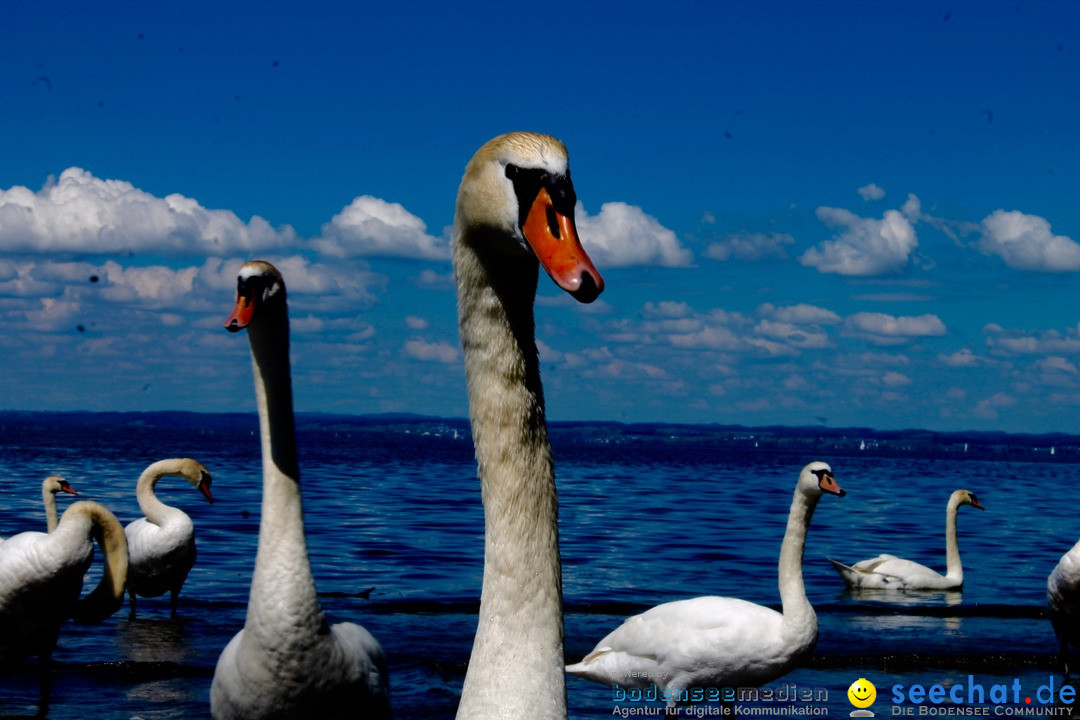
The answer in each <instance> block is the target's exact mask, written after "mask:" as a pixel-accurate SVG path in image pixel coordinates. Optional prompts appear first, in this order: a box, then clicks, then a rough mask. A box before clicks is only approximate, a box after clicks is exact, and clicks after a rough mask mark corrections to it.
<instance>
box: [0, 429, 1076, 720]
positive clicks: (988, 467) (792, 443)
mask: <svg viewBox="0 0 1080 720" xmlns="http://www.w3.org/2000/svg"><path fill="white" fill-rule="evenodd" d="M298 424H299V442H300V457H301V469H302V470H301V471H302V477H303V492H304V501H305V517H306V523H307V534H308V539H309V543H310V550H311V562H312V566H313V569H314V572H315V576H316V580H317V583H318V587H319V591H320V593H321V594H322V595H323V598H322V602H323V606H324V608H325V610H326V612H327V614H328V616H329V617H330V618H331V619H332V620H333V621H339V620H351V621H355V622H359V623H361V624H363V625H364V626H365V627H367V628H368V629H369V630H370V631H371V632H372V633H373V634H374V635H375V637H377V638H378V639H379V640H380V642H381V643H382V644H383V647H384V648H385V649H386V651H387V654H388V656H389V661H390V669H391V686H392V693H393V705H394V710H395V716H396V717H397V718H452V717H453V716H454V712H455V709H456V706H457V699H458V696H459V693H460V689H461V684H462V681H463V679H464V673H465V668H466V666H467V664H468V658H469V652H470V649H471V644H472V635H473V632H474V630H475V626H476V609H477V606H478V601H479V592H480V581H481V575H482V567H483V509H482V507H481V504H480V492H479V483H478V481H477V480H476V476H475V464H474V461H473V457H472V444H471V439H470V436H469V431H468V425H467V423H466V422H464V421H459V420H446V421H442V420H431V419H412V418H375V419H355V418H335V417H332V416H307V415H301V416H300V417H299V421H298ZM552 440H553V446H554V449H555V455H556V466H557V474H558V488H559V497H560V503H561V517H560V524H561V542H562V557H563V577H564V586H565V587H564V595H565V610H566V621H565V625H566V642H565V647H566V654H567V657H568V659H569V660H570V661H577V660H579V659H580V658H581V656H582V655H584V654H585V653H586V652H588V651H589V650H591V649H592V647H593V646H594V645H595V643H596V642H597V641H598V640H599V639H600V638H601V637H603V636H604V635H605V634H606V633H607V632H608V631H610V630H611V629H613V628H614V627H616V626H617V625H618V624H619V623H620V622H621V621H622V619H623V618H625V617H626V616H628V615H631V614H634V613H637V612H640V611H642V610H645V609H647V608H648V607H650V606H652V605H655V604H658V603H661V602H666V601H669V600H675V599H680V598H686V597H693V596H696V595H733V596H738V597H742V598H745V599H747V600H751V601H754V602H758V603H762V604H766V605H770V606H778V604H779V596H778V593H777V589H776V583H777V579H776V560H777V555H778V552H779V546H780V541H781V538H782V535H783V532H784V525H785V522H786V516H787V509H788V506H789V504H790V502H791V495H792V491H793V489H794V484H795V481H796V478H797V476H798V472H799V470H800V469H801V468H802V466H803V465H805V464H806V463H807V462H809V461H811V460H825V461H827V462H829V463H830V464H831V465H832V467H833V470H834V472H835V474H836V478H837V480H838V482H839V483H840V484H841V485H842V486H843V487H844V489H845V490H847V491H848V495H847V497H844V498H836V497H832V496H826V497H824V498H823V499H822V501H821V503H820V504H819V506H818V510H817V513H816V514H815V516H814V521H813V525H812V527H811V529H810V535H809V542H808V544H807V550H806V559H805V566H804V576H805V580H806V586H807V591H808V594H809V596H810V599H811V602H812V603H813V604H814V606H815V608H816V609H817V612H818V617H819V620H820V626H821V627H820V638H819V641H818V647H817V651H816V653H815V655H814V657H813V659H812V660H810V661H809V662H807V663H806V664H805V665H804V666H803V667H801V668H799V669H797V670H795V671H794V672H792V673H791V674H789V675H788V676H787V677H785V678H784V679H783V680H780V681H777V682H776V683H774V684H772V685H771V686H770V688H772V689H773V691H774V699H776V698H780V697H781V693H802V692H815V693H817V697H819V698H820V699H819V700H818V701H816V702H814V703H810V705H811V706H813V707H814V708H816V709H817V710H818V712H819V714H821V713H824V712H827V713H828V714H830V715H832V716H843V717H847V716H848V714H849V712H850V711H851V710H853V708H852V706H851V705H850V704H849V702H848V701H847V696H846V691H847V688H848V686H849V685H850V684H851V683H852V682H854V681H855V680H856V679H858V678H861V677H864V678H867V679H868V680H870V681H871V682H873V683H874V684H875V685H876V686H877V689H878V700H877V702H876V704H875V705H874V706H873V707H872V708H871V709H872V710H874V711H876V712H877V715H878V716H879V717H880V716H884V715H892V714H894V713H896V712H897V710H896V709H894V708H893V705H894V703H893V702H892V696H893V689H892V688H893V686H894V685H902V686H903V688H904V689H902V690H901V691H900V692H902V693H906V692H907V689H908V688H910V687H911V686H912V685H914V684H921V685H923V686H924V687H926V688H929V687H930V686H931V685H933V684H942V685H944V686H946V687H951V686H953V685H956V684H964V685H965V688H966V686H970V685H974V684H979V685H981V686H983V687H984V688H985V691H986V692H987V693H989V692H990V690H991V689H992V687H993V686H994V685H1005V686H1007V687H1008V688H1009V694H1010V697H1009V700H1010V701H1011V700H1012V697H1011V695H1012V688H1013V686H1014V684H1016V683H1018V687H1019V688H1021V690H1020V704H1019V705H1011V704H1004V705H1002V704H998V705H995V704H993V703H990V702H989V698H987V703H986V705H987V709H988V711H989V713H990V714H991V715H995V714H997V715H1001V714H1002V713H1003V712H1010V713H1011V712H1012V709H1013V708H1019V709H1023V707H1024V706H1025V705H1026V704H1025V703H1024V699H1025V698H1026V697H1031V698H1032V700H1033V703H1034V705H1035V706H1036V709H1043V708H1041V704H1040V703H1039V699H1040V698H1038V697H1037V696H1036V693H1037V691H1038V688H1039V687H1040V686H1043V685H1048V684H1050V683H1053V684H1054V686H1055V692H1057V688H1060V686H1061V684H1062V682H1063V678H1062V675H1061V669H1060V664H1059V662H1058V658H1057V644H1056V641H1055V639H1054V636H1053V632H1052V630H1051V628H1050V623H1049V621H1048V620H1047V619H1046V616H1045V611H1044V607H1045V586H1046V576H1047V575H1048V574H1049V572H1050V571H1051V570H1052V569H1053V567H1054V565H1055V564H1056V563H1057V561H1058V559H1059V558H1060V556H1061V555H1062V554H1063V553H1064V552H1065V551H1066V550H1068V549H1069V548H1070V547H1071V546H1072V545H1073V544H1074V543H1075V542H1076V540H1077V538H1078V537H1080V518H1078V516H1077V513H1076V510H1075V502H1076V499H1077V497H1078V496H1080V484H1078V482H1077V480H1078V478H1080V438H1070V437H1067V436H1059V437H1056V438H1030V437H1006V436H974V437H972V438H971V439H970V440H968V439H966V438H963V437H960V436H929V435H927V434H919V433H912V434H904V433H889V434H885V433H872V432H870V431H848V432H838V431H824V430H820V429H819V430H800V431H794V430H792V431H783V430H777V429H773V430H771V431H767V430H756V431H755V430H749V429H746V430H740V429H724V428H708V427H673V426H663V427H656V426H622V425H613V424H592V425H589V424H566V425H553V426H552ZM965 443H967V446H966V447H965ZM1051 447H1053V450H1051ZM965 450H966V451H965ZM166 457H192V458H195V459H196V460H199V461H200V462H202V463H204V464H205V465H206V466H207V467H208V468H209V469H210V471H211V473H212V474H213V477H214V485H213V492H214V498H215V503H214V505H213V506H210V505H208V504H207V503H206V502H205V501H204V500H203V499H202V497H201V496H200V495H199V494H198V493H197V492H194V491H193V489H192V488H191V487H190V486H188V485H187V484H186V483H185V482H183V481H181V480H179V479H172V478H166V479H165V480H163V481H162V482H161V483H160V484H159V485H158V495H159V497H160V498H161V499H162V500H163V501H164V502H166V503H167V504H170V505H176V506H179V507H181V508H183V509H184V510H185V511H186V512H188V514H189V515H191V517H192V518H193V519H194V521H195V525H196V533H197V542H198V548H199V560H198V562H197V564H196V565H195V568H194V569H193V570H192V572H191V574H190V576H189V577H188V580H187V584H186V585H185V587H184V591H183V593H182V594H181V604H180V618H179V619H178V620H175V621H174V620H171V619H170V618H169V609H168V606H169V603H168V598H167V597H162V598H157V599H140V601H139V616H138V618H137V619H135V620H129V619H128V616H127V612H126V608H125V609H124V610H121V611H119V612H117V613H116V614H115V615H114V616H113V617H112V618H110V619H108V620H107V621H105V622H104V623H102V624H100V625H95V626H79V625H74V624H72V623H68V624H66V625H65V626H64V628H63V630H62V633H61V637H60V642H59V645H58V647H57V650H56V653H55V655H54V659H55V661H56V666H55V674H54V676H55V679H54V686H53V693H52V698H53V703H52V707H51V711H50V715H49V716H50V717H52V718H95V719H106V718H143V719H145V720H150V719H151V718H207V717H209V691H210V681H211V678H212V676H213V670H214V665H215V663H216V661H217V657H218V654H219V653H220V651H221V649H222V648H223V647H224V646H225V644H226V643H227V642H228V640H229V639H230V638H231V637H232V636H233V635H234V634H235V633H236V632H237V631H238V630H240V629H241V628H242V627H243V622H244V613H245V608H246V604H247V596H248V585H249V581H250V573H251V569H252V565H253V563H254V557H255V546H256V540H257V530H258V523H259V502H260V497H261V469H260V461H259V444H258V437H257V419H256V418H255V416H254V415H230V416H221V415H211V416H203V415H191V414H102V415H79V414H73V415H67V414H15V413H0V461H2V463H3V467H4V482H3V483H2V484H0V536H5V537H7V536H10V535H13V534H15V533H17V532H21V531H25V530H44V526H45V520H44V514H43V512H42V510H41V507H40V483H41V480H42V479H43V478H44V477H45V476H46V475H49V474H53V473H58V474H61V475H64V476H65V477H66V478H67V479H68V480H69V481H70V482H71V484H72V485H73V486H74V487H75V488H76V489H77V490H78V491H79V493H80V495H81V497H82V498H84V499H93V500H97V501H99V502H102V503H104V504H105V505H106V506H108V507H109V508H110V509H112V510H113V512H115V514H116V515H117V517H118V518H119V519H120V521H121V522H122V523H125V524H126V523H128V522H130V521H131V520H134V519H136V518H137V517H139V512H138V505H137V503H136V500H135V492H134V490H135V481H136V479H137V478H138V476H139V474H140V472H141V471H142V470H143V469H144V468H145V467H146V466H147V465H149V464H150V463H151V462H153V461H156V460H159V459H163V458H166ZM961 487H964V488H968V489H970V490H973V491H974V492H976V493H977V494H978V495H979V498H980V500H981V502H982V503H983V504H984V505H985V506H986V508H987V509H986V511H985V512H982V511H979V510H977V509H975V508H970V507H965V508H962V509H961V511H960V521H959V525H960V533H959V534H960V550H961V555H962V557H963V560H964V565H965V578H966V585H965V588H964V591H963V593H962V594H961V593H932V594H908V595H881V594H875V595H869V596H853V595H852V594H850V593H847V592H845V591H844V588H843V584H842V583H841V582H840V580H839V578H838V577H837V575H836V574H835V573H834V572H833V570H832V569H831V567H830V566H829V564H828V562H827V561H826V559H825V558H826V557H833V558H836V559H838V560H841V561H845V562H853V561H856V560H860V559H864V558H866V557H871V556H873V555H876V554H878V553H880V552H891V553H893V554H897V555H901V556H904V557H908V558H911V559H914V560H917V561H920V562H923V563H924V564H927V565H930V566H931V567H935V568H938V569H942V570H943V569H944V564H945V549H944V544H945V543H944V524H945V519H944V509H945V504H946V501H947V499H948V497H949V494H950V493H951V492H952V491H953V490H955V489H957V488H961ZM67 502H68V501H67V498H64V497H61V498H60V504H61V512H62V510H63V507H64V506H65V505H66V504H67ZM93 572H94V571H92V574H91V579H92V580H94V581H96V576H94V575H93ZM88 586H89V585H88ZM372 588H373V589H372ZM369 589H371V591H370V593H367V591H368V590H369ZM969 676H970V677H969ZM567 691H568V701H569V706H570V716H571V717H574V718H589V717H611V716H613V715H616V714H618V713H620V712H622V713H623V714H624V715H626V714H628V713H629V711H630V710H637V709H639V708H642V707H646V706H647V707H651V708H656V707H657V704H655V703H652V704H651V705H650V704H649V703H629V702H616V701H615V699H614V698H613V693H612V690H611V689H609V688H606V687H603V686H601V685H598V684H595V683H590V682H587V681H584V680H581V679H579V678H575V677H569V678H568V681H567ZM964 692H965V693H966V692H967V690H966V689H965V690H964ZM822 693H825V694H827V699H826V698H824V697H823V696H822ZM36 699H37V675H36V666H35V664H34V662H29V663H27V664H26V665H25V666H22V667H19V668H16V669H13V670H7V671H4V673H3V674H0V716H4V717H13V716H14V717H17V716H31V715H33V713H34V712H35V709H36ZM780 705H785V704H784V703H780ZM804 705H805V704H804ZM785 706H786V705H785ZM924 706H925V705H924ZM708 707H710V706H706V707H705V708H700V709H701V710H705V709H708ZM741 707H779V705H777V704H775V703H773V704H770V703H769V702H768V701H766V700H762V699H761V697H759V702H758V703H756V704H749V705H747V704H744V705H742V706H741ZM1028 707H1030V706H1028ZM918 708H919V706H918V705H915V704H912V703H911V702H910V701H909V700H905V702H903V703H900V710H901V711H902V710H904V709H911V710H912V711H913V712H915V713H918ZM642 712H644V711H642Z"/></svg>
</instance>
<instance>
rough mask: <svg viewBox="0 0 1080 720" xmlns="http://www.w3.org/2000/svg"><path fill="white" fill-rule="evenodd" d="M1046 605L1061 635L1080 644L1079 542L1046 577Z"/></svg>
mask: <svg viewBox="0 0 1080 720" xmlns="http://www.w3.org/2000/svg"><path fill="white" fill-rule="evenodd" d="M1046 605H1047V608H1048V609H1049V611H1050V622H1051V624H1052V625H1053V628H1054V632H1055V633H1056V634H1057V636H1058V638H1060V639H1061V640H1063V641H1067V642H1070V643H1072V644H1073V645H1080V542H1078V543H1077V544H1076V545H1075V546H1073V548H1072V549H1071V550H1070V551H1069V552H1067V553H1065V554H1064V555H1063V556H1062V557H1061V560H1059V561H1058V564H1057V565H1056V566H1055V567H1054V569H1053V571H1052V572H1051V573H1050V576H1049V577H1048V578H1047V579H1046Z"/></svg>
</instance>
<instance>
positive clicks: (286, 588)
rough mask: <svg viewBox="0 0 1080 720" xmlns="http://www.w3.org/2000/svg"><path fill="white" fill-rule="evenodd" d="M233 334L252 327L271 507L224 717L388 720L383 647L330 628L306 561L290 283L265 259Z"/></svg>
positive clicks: (243, 295)
mask: <svg viewBox="0 0 1080 720" xmlns="http://www.w3.org/2000/svg"><path fill="white" fill-rule="evenodd" d="M225 327H226V328H227V329H228V330H229V331H231V332H239V331H240V330H241V329H243V328H245V327H246V328H247V329H248V340H249V341H250V342H251V356H252V364H253V367H254V373H255V396H256V402H257V404H258V408H259V428H260V434H261V436H262V460H263V501H262V519H261V521H260V523H259V549H258V553H257V554H256V556H255V572H254V574H253V575H252V579H251V595H250V598H249V599H248V609H247V619H246V620H245V621H244V629H243V630H241V631H240V632H239V633H237V634H236V635H235V636H234V637H233V639H232V640H231V641H230V642H229V644H228V645H227V646H226V647H225V649H224V650H223V651H222V652H221V656H220V657H219V658H218V662H217V668H216V669H215V671H214V680H213V683H212V684H211V686H210V711H211V713H212V714H213V716H214V718H216V719H217V720H240V719H244V720H262V719H264V718H275V720H276V719H279V718H320V720H327V719H330V718H357V717H363V718H380V719H381V718H388V717H390V691H389V683H388V679H387V670H386V660H385V658H384V656H383V651H382V648H381V647H380V646H379V643H378V642H377V641H376V640H375V638H373V637H372V636H371V634H370V633H369V632H368V631H367V630H365V629H364V628H362V627H360V626H359V625H355V624H353V623H338V624H336V625H332V626H328V625H327V623H326V619H325V617H324V616H323V611H322V607H320V605H319V600H318V597H317V596H316V592H315V580H314V578H313V577H312V574H311V564H310V563H309V561H308V553H307V541H306V539H305V537H304V518H303V508H302V506H301V500H300V481H299V478H300V468H299V465H298V463H297V455H296V430H295V425H294V418H293V403H292V378H291V371H290V366H289V316H288V309H287V307H286V301H285V282H284V280H283V279H282V277H281V274H280V273H279V272H278V271H277V269H275V268H274V266H273V265H270V264H269V263H266V262H261V261H253V262H249V263H246V264H244V266H243V267H242V268H240V274H239V277H238V278H237V289H236V307H235V309H234V310H233V313H232V315H230V316H229V319H228V321H226V323H225Z"/></svg>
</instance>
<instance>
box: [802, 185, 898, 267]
mask: <svg viewBox="0 0 1080 720" xmlns="http://www.w3.org/2000/svg"><path fill="white" fill-rule="evenodd" d="M913 201H914V202H913ZM917 203H918V199H917V198H914V196H911V197H909V199H908V202H907V203H905V205H904V208H903V211H898V210H886V211H885V214H884V215H883V216H882V218H881V220H875V219H873V218H863V217H859V216H857V215H855V214H854V213H852V212H850V211H848V210H844V209H841V208H830V207H819V208H818V209H817V216H818V219H820V220H821V221H822V222H824V223H826V224H827V225H830V226H833V227H839V228H842V231H841V233H840V235H838V236H837V237H836V238H835V239H833V240H826V241H825V242H823V243H821V245H819V246H818V247H813V248H810V249H809V250H807V251H806V252H805V253H803V255H802V257H800V258H799V262H801V263H802V264H803V265H807V266H809V267H815V268H817V269H818V270H819V271H821V272H823V273H837V274H839V275H860V276H867V275H883V274H885V273H891V272H899V271H901V270H903V269H904V267H905V266H906V265H907V264H908V261H909V259H910V258H911V255H912V253H914V252H915V249H916V248H917V247H918V246H919V241H918V238H917V237H916V236H915V227H914V226H913V225H912V218H911V216H912V213H915V214H916V215H917V213H918V205H917Z"/></svg>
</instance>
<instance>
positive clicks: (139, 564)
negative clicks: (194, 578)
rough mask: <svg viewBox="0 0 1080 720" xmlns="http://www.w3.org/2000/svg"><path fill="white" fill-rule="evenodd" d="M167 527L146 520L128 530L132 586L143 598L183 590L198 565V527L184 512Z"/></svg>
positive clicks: (134, 524)
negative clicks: (196, 536) (196, 542)
mask: <svg viewBox="0 0 1080 720" xmlns="http://www.w3.org/2000/svg"><path fill="white" fill-rule="evenodd" d="M177 513H178V514H179V516H182V517H175V518H171V520H170V522H169V523H167V524H165V525H155V524H154V523H152V522H150V521H149V520H147V519H146V518H140V519H138V520H135V521H134V522H132V523H129V524H128V526H127V527H125V528H124V534H125V535H126V536H127V541H128V558H129V559H128V585H129V587H131V588H132V589H134V590H135V592H137V593H138V594H139V595H142V596H143V597H157V596H159V595H163V594H165V593H166V592H168V591H170V590H172V589H173V588H177V589H179V588H180V587H181V586H182V585H183V584H184V580H185V579H187V575H188V573H189V572H190V571H191V568H192V566H194V565H195V555H196V553H195V525H194V523H192V522H191V518H189V517H188V516H187V514H186V513H184V512H182V511H177Z"/></svg>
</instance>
